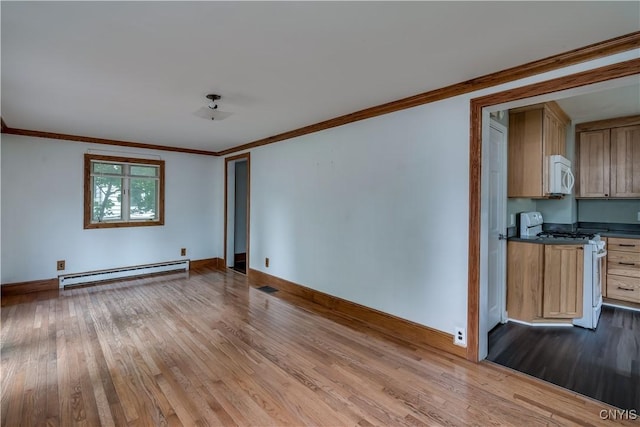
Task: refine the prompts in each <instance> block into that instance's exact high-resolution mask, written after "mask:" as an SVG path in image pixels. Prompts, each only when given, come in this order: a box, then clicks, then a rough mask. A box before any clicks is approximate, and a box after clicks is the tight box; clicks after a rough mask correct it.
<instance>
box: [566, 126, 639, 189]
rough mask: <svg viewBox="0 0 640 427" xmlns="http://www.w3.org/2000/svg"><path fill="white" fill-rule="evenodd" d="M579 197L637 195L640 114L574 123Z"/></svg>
mask: <svg viewBox="0 0 640 427" xmlns="http://www.w3.org/2000/svg"><path fill="white" fill-rule="evenodd" d="M576 141H578V143H577V144H576V156H577V158H578V162H577V165H578V180H577V181H578V189H577V192H576V197H581V198H640V116H632V117H623V118H619V119H611V120H602V121H599V122H591V123H582V124H579V125H577V126H576Z"/></svg>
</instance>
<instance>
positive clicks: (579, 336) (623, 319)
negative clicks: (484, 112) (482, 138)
mask: <svg viewBox="0 0 640 427" xmlns="http://www.w3.org/2000/svg"><path fill="white" fill-rule="evenodd" d="M494 118H495V119H496V120H500V122H501V123H503V124H504V125H505V127H507V130H508V139H507V202H506V206H507V215H506V217H507V233H506V240H507V241H506V247H507V249H506V298H505V299H506V301H505V305H506V318H507V322H506V323H502V324H499V325H498V326H496V327H495V328H493V330H491V331H490V333H489V355H488V357H487V360H490V361H492V362H494V363H497V364H500V365H504V366H507V367H509V368H512V369H515V370H518V371H521V372H524V373H526V374H529V375H532V376H534V377H537V378H540V379H543V380H545V381H548V382H551V383H554V384H556V385H558V386H561V387H564V388H567V389H570V390H572V391H574V392H577V393H580V394H583V395H585V396H589V397H591V398H594V399H597V400H600V401H603V402H606V403H609V404H611V405H613V406H616V407H618V408H621V409H635V410H636V411H638V410H640V84H639V83H636V84H634V85H631V86H623V87H618V88H614V89H608V90H603V91H599V92H594V93H587V94H583V95H577V96H574V97H570V98H564V99H557V100H555V101H548V102H543V103H538V104H533V105H528V106H524V107H520V108H514V109H511V110H508V111H504V112H500V115H499V116H498V115H497V114H496V115H494Z"/></svg>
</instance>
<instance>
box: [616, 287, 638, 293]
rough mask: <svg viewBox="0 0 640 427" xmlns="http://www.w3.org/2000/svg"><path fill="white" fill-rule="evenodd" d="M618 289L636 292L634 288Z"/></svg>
mask: <svg viewBox="0 0 640 427" xmlns="http://www.w3.org/2000/svg"><path fill="white" fill-rule="evenodd" d="M618 289H620V290H621V291H632V292H633V291H635V289H633V288H623V287H622V286H618Z"/></svg>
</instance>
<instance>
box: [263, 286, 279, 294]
mask: <svg viewBox="0 0 640 427" xmlns="http://www.w3.org/2000/svg"><path fill="white" fill-rule="evenodd" d="M258 290H259V291H262V292H266V293H268V294H272V293H274V292H278V290H277V289H276V288H272V287H271V286H260V287H259V288H258Z"/></svg>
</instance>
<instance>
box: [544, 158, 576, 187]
mask: <svg viewBox="0 0 640 427" xmlns="http://www.w3.org/2000/svg"><path fill="white" fill-rule="evenodd" d="M575 183H576V179H575V177H574V176H573V173H571V160H569V159H567V158H565V157H563V156H559V155H553V156H549V194H571V191H572V190H573V186H574V184H575Z"/></svg>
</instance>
